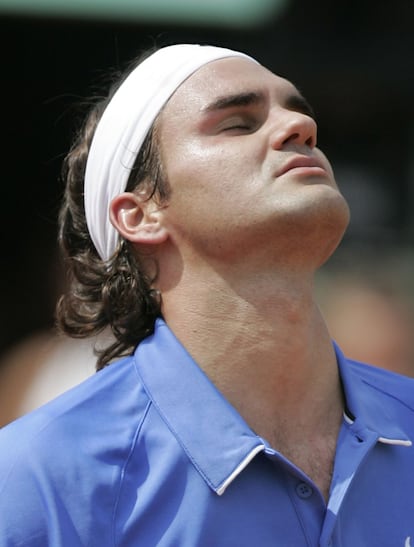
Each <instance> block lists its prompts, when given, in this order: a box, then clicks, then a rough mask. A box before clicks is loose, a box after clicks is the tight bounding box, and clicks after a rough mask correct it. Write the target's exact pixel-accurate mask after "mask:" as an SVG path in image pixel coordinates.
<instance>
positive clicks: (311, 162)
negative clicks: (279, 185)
mask: <svg viewBox="0 0 414 547" xmlns="http://www.w3.org/2000/svg"><path fill="white" fill-rule="evenodd" d="M293 169H300V170H302V169H303V171H304V172H306V173H310V172H313V173H314V174H316V173H317V172H319V173H321V171H323V172H324V173H325V174H326V168H325V166H324V165H323V163H322V162H321V161H320V160H319V159H318V158H313V157H310V156H295V157H293V158H292V159H290V160H289V161H287V162H286V163H285V164H284V165H283V167H282V168H281V170H280V171H279V172H278V174H277V176H278V177H280V176H281V175H284V174H285V173H287V172H289V171H292V170H293Z"/></svg>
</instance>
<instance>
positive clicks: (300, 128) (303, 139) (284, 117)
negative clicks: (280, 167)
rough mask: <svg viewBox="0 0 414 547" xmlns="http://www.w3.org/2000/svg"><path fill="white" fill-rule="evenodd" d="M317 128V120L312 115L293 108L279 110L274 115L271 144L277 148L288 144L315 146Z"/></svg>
mask: <svg viewBox="0 0 414 547" xmlns="http://www.w3.org/2000/svg"><path fill="white" fill-rule="evenodd" d="M317 129H318V128H317V125H316V122H315V120H314V119H313V118H311V117H310V116H308V115H306V114H303V113H302V112H296V111H292V110H282V111H281V110H279V111H278V112H277V113H275V116H274V121H273V130H272V132H271V135H270V145H271V147H272V148H273V149H275V150H279V149H281V148H284V147H285V146H286V145H288V144H297V145H305V146H308V147H309V148H315V146H316V141H317Z"/></svg>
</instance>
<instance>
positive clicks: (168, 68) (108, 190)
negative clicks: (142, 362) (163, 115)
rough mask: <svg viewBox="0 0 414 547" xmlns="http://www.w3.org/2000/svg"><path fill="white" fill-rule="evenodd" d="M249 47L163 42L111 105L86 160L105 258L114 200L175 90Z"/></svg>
mask: <svg viewBox="0 0 414 547" xmlns="http://www.w3.org/2000/svg"><path fill="white" fill-rule="evenodd" d="M225 57H245V58H248V59H250V60H253V59H252V58H251V57H249V56H247V55H245V54H244V53H241V52H238V51H233V50H230V49H226V48H220V47H215V46H202V45H196V44H177V45H173V46H168V47H164V48H162V49H160V50H158V51H156V52H155V53H153V54H152V55H151V56H150V57H148V58H147V59H145V60H144V61H143V62H142V63H141V64H140V65H138V66H137V67H136V68H135V69H134V70H133V71H132V72H131V74H130V75H129V76H128V77H127V78H126V80H125V81H124V82H123V83H122V85H121V86H120V88H119V89H118V90H117V91H116V93H115V95H114V96H113V98H112V99H111V101H110V102H109V104H108V106H107V107H106V109H105V111H104V113H103V115H102V118H101V120H100V121H99V123H98V126H97V128H96V131H95V134H94V137H93V140H92V144H91V148H90V151H89V156H88V160H87V165H86V173H85V185H84V199H85V215H86V221H87V224H88V229H89V233H90V235H91V238H92V241H93V243H94V245H95V247H96V250H97V251H98V253H99V255H100V257H101V258H102V259H103V260H108V259H109V258H111V256H112V255H113V253H114V252H115V250H116V247H117V244H118V240H119V234H118V232H117V230H116V229H115V228H114V227H113V226H112V224H111V222H110V219H109V206H110V203H111V201H112V200H113V198H114V197H116V196H117V195H119V194H121V193H122V192H123V191H124V190H125V188H126V185H127V181H128V178H129V174H130V170H131V168H132V167H133V165H134V161H135V159H136V157H137V155H138V152H139V150H140V148H141V146H142V143H143V142H144V140H145V137H146V136H147V134H148V132H149V130H150V128H151V126H152V124H153V122H154V120H155V118H156V117H157V115H158V114H159V112H160V111H161V109H162V107H163V106H164V105H165V103H166V102H167V101H168V99H169V98H170V97H171V95H172V94H173V93H174V91H175V90H176V89H177V88H178V87H179V86H180V85H181V84H182V83H183V82H184V81H185V80H186V79H187V78H188V77H189V76H190V75H191V74H193V73H194V72H195V71H196V70H198V69H199V68H201V67H202V66H203V65H205V64H207V63H209V62H211V61H214V60H218V59H222V58H225Z"/></svg>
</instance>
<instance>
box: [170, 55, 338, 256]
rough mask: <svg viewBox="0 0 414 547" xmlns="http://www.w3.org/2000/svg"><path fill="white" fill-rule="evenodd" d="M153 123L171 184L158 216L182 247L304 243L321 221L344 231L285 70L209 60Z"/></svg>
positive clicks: (238, 248)
mask: <svg viewBox="0 0 414 547" xmlns="http://www.w3.org/2000/svg"><path fill="white" fill-rule="evenodd" d="M159 127H160V147H161V155H162V162H163V165H164V168H165V173H166V175H167V178H168V181H169V183H170V186H171V198H170V200H169V203H168V205H167V207H166V208H165V210H164V223H165V226H166V227H167V229H168V231H169V234H170V237H171V239H172V240H173V241H174V242H175V243H176V244H177V245H178V246H179V247H180V246H181V248H183V246H184V247H187V248H191V249H192V250H193V251H195V252H196V253H198V254H202V255H204V256H210V258H219V257H220V258H223V257H226V256H227V257H228V259H229V260H232V257H234V256H235V253H236V254H237V253H247V252H250V251H251V250H252V249H256V250H258V249H261V248H263V249H264V248H266V249H267V250H269V248H274V249H278V250H279V251H283V252H286V250H288V249H291V248H293V247H292V245H293V243H295V245H297V244H298V243H300V245H302V246H303V245H304V244H305V243H304V242H305V241H306V238H307V237H308V236H309V235H310V233H314V232H315V230H316V231H318V233H319V232H320V236H322V231H323V230H321V227H322V225H329V226H328V227H329V228H330V230H331V231H332V229H333V228H334V232H335V235H334V237H335V240H336V242H337V240H338V239H339V238H340V237H341V235H342V233H343V230H344V227H345V226H346V224H347V221H348V209H347V206H346V204H345V202H344V199H343V198H342V196H341V194H340V193H339V191H338V189H337V186H336V183H335V179H334V175H333V172H332V169H331V167H330V164H329V162H328V160H327V159H326V157H325V156H324V155H323V154H322V152H321V151H320V150H318V149H317V148H316V130H317V127H316V122H315V120H314V119H313V118H312V113H311V109H310V107H309V106H308V104H307V103H306V101H305V100H304V99H303V97H302V96H301V95H300V93H299V92H298V91H297V89H296V88H295V87H294V86H293V85H292V84H291V83H290V82H288V81H287V80H285V79H283V78H280V77H278V76H276V75H274V74H273V73H271V72H270V71H268V70H267V69H265V68H264V67H262V66H260V65H258V64H256V63H254V62H252V61H249V60H247V59H240V58H228V59H223V60H219V61H215V62H212V63H209V64H207V65H206V66H204V67H202V68H201V69H200V70H198V71H197V72H196V73H195V74H194V75H193V76H191V77H190V78H189V79H188V80H186V81H185V82H184V83H183V84H182V85H181V86H180V88H179V89H178V90H177V91H176V92H175V94H174V95H173V96H172V98H171V99H170V101H169V102H168V103H167V105H166V107H165V108H164V110H163V112H162V114H161V117H160V126H159ZM336 226H337V227H338V228H336ZM336 231H338V233H339V235H337V234H336ZM305 236H306V237H305Z"/></svg>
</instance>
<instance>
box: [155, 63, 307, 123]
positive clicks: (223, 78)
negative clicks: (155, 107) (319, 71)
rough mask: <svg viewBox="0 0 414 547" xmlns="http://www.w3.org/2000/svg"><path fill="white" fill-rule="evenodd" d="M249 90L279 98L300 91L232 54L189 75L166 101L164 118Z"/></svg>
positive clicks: (198, 108) (265, 69)
mask: <svg viewBox="0 0 414 547" xmlns="http://www.w3.org/2000/svg"><path fill="white" fill-rule="evenodd" d="M246 92H258V93H260V94H262V95H264V96H265V97H267V98H269V99H272V98H275V99H278V100H280V101H283V100H284V98H285V97H287V96H289V95H292V94H295V93H296V94H297V93H298V92H297V90H296V88H295V86H294V85H293V84H292V83H291V82H289V81H288V80H286V79H284V78H282V77H280V76H277V75H276V74H274V73H272V72H271V71H270V70H268V69H267V68H265V67H263V66H262V65H260V64H258V63H256V62H254V61H252V60H249V59H245V58H240V57H229V58H225V59H220V60H217V61H212V62H210V63H207V64H206V65H204V66H203V67H201V68H200V69H198V70H197V71H196V72H195V73H194V74H192V75H191V76H190V77H189V78H187V80H185V81H184V82H183V83H182V84H181V85H180V87H179V88H178V89H177V90H176V91H175V93H174V94H173V95H172V97H171V98H170V100H169V101H168V103H167V104H166V106H165V108H164V113H163V117H164V114H165V115H167V116H168V115H169V114H171V115H174V113H176V114H178V115H182V114H184V113H185V112H189V111H192V112H194V111H202V110H203V109H205V108H206V107H207V106H208V105H209V104H212V103H214V101H216V100H217V99H218V98H219V97H225V96H226V95H234V94H237V93H246Z"/></svg>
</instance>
